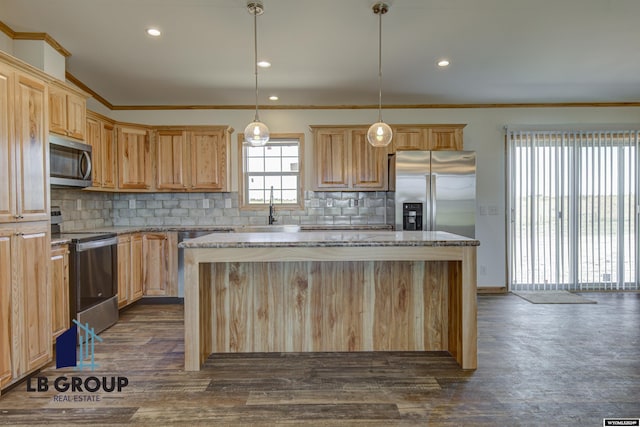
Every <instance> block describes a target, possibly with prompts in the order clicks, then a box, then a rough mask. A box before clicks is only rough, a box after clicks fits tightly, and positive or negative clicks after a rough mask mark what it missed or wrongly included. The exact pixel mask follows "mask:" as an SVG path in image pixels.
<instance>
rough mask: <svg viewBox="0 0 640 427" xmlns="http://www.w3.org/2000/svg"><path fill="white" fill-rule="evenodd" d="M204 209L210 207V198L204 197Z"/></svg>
mask: <svg viewBox="0 0 640 427" xmlns="http://www.w3.org/2000/svg"><path fill="white" fill-rule="evenodd" d="M202 209H209V199H202Z"/></svg>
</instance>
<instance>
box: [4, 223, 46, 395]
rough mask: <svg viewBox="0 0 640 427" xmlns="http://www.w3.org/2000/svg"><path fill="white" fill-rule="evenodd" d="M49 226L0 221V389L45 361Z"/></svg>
mask: <svg viewBox="0 0 640 427" xmlns="http://www.w3.org/2000/svg"><path fill="white" fill-rule="evenodd" d="M49 232H50V225H49V222H48V221H40V222H33V223H22V224H3V225H0V387H4V386H5V385H7V384H9V383H11V382H13V381H16V380H18V379H20V378H23V377H24V376H26V375H28V374H29V373H31V372H33V371H34V370H35V369H38V368H40V367H42V366H44V365H45V364H47V363H48V362H49V361H50V360H51V357H52V356H51V355H52V346H51V305H52V304H51V301H52V300H51V286H50V282H49V274H50V273H49V269H50V261H49V260H50V254H51V253H50V251H51V238H50V234H49Z"/></svg>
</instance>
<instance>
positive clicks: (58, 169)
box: [49, 134, 92, 187]
mask: <svg viewBox="0 0 640 427" xmlns="http://www.w3.org/2000/svg"><path fill="white" fill-rule="evenodd" d="M91 154H92V151H91V146H90V145H89V144H84V143H82V142H78V141H73V140H71V139H68V138H64V137H62V136H58V135H53V134H50V135H49V179H50V183H51V185H52V186H55V187H91V184H92V179H91V177H92V167H91V161H92V158H91Z"/></svg>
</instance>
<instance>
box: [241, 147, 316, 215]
mask: <svg viewBox="0 0 640 427" xmlns="http://www.w3.org/2000/svg"><path fill="white" fill-rule="evenodd" d="M240 138H242V136H240ZM302 139H303V136H302V135H296V136H286V137H278V136H277V135H275V136H272V137H271V139H270V140H269V142H268V143H267V144H266V145H265V146H264V147H251V146H249V145H248V144H242V171H243V174H242V193H243V197H242V200H243V206H244V207H247V206H249V207H250V206H264V205H268V204H269V203H270V200H271V193H272V191H273V204H274V205H286V206H296V207H297V206H301V205H302V202H301V198H302V182H301V181H302V174H301V169H302V168H301V165H302V152H303V149H302V148H303V147H302Z"/></svg>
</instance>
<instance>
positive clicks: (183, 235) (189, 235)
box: [178, 229, 231, 298]
mask: <svg viewBox="0 0 640 427" xmlns="http://www.w3.org/2000/svg"><path fill="white" fill-rule="evenodd" d="M230 231H231V230H230V229H229V230H189V231H179V232H178V244H180V242H182V241H184V240H188V239H195V238H196V237H200V236H206V235H207V234H211V233H228V232H230ZM178 297H179V298H184V249H182V248H178Z"/></svg>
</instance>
